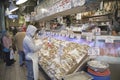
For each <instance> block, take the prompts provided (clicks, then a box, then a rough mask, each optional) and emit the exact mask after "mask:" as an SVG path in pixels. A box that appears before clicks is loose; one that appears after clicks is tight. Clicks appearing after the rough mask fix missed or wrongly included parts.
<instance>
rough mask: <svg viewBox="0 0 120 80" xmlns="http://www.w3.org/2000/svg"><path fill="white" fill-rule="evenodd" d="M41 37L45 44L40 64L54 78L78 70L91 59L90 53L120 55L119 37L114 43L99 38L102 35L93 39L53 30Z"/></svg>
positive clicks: (58, 79)
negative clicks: (53, 31)
mask: <svg viewBox="0 0 120 80" xmlns="http://www.w3.org/2000/svg"><path fill="white" fill-rule="evenodd" d="M40 37H42V39H43V40H42V43H43V45H42V48H41V49H40V51H39V58H40V60H39V65H40V67H41V68H42V69H43V71H44V72H45V73H46V75H48V76H49V77H50V79H53V80H60V79H61V78H62V77H64V76H66V75H68V74H71V73H75V72H77V71H78V70H79V69H80V68H81V67H82V66H83V64H84V63H86V62H87V60H89V57H88V55H91V54H92V55H96V54H97V56H108V57H109V56H112V57H119V49H120V41H119V37H118V38H114V42H113V43H108V42H106V40H105V39H102V38H101V39H99V37H100V36H99V37H98V36H96V37H95V38H94V39H93V40H92V41H89V40H86V38H79V39H78V38H77V37H75V36H74V37H70V36H68V35H66V34H65V35H63V34H59V33H51V32H48V33H46V34H44V35H42V36H40ZM97 37H98V38H97Z"/></svg>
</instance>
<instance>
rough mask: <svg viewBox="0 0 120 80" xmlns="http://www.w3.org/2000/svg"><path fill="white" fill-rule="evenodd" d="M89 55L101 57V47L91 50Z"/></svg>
mask: <svg viewBox="0 0 120 80" xmlns="http://www.w3.org/2000/svg"><path fill="white" fill-rule="evenodd" d="M88 55H100V49H99V47H91V48H89V50H88Z"/></svg>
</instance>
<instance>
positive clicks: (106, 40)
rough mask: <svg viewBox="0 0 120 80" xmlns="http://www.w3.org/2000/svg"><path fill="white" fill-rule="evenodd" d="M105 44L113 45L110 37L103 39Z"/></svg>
mask: <svg viewBox="0 0 120 80" xmlns="http://www.w3.org/2000/svg"><path fill="white" fill-rule="evenodd" d="M105 43H114V40H113V38H111V37H107V38H106V39H105Z"/></svg>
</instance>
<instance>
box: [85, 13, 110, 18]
mask: <svg viewBox="0 0 120 80" xmlns="http://www.w3.org/2000/svg"><path fill="white" fill-rule="evenodd" d="M108 15H111V13H108V14H104V15H95V16H89V17H84V18H94V17H101V16H108ZM84 18H83V19H84Z"/></svg>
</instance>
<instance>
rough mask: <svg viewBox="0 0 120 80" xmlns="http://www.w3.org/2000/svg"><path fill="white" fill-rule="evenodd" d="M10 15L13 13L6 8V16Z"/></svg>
mask: <svg viewBox="0 0 120 80" xmlns="http://www.w3.org/2000/svg"><path fill="white" fill-rule="evenodd" d="M10 14H12V13H11V12H10V11H9V8H6V11H5V15H6V16H7V15H10Z"/></svg>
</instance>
